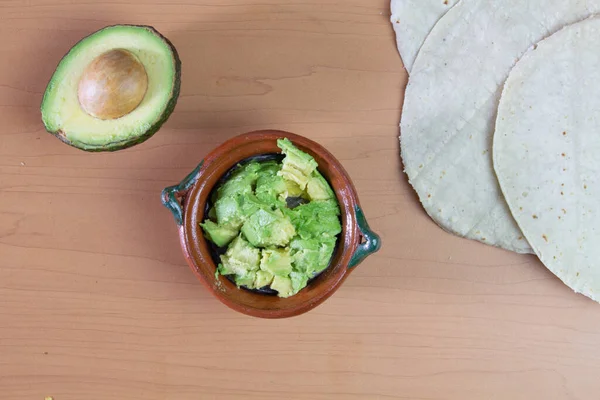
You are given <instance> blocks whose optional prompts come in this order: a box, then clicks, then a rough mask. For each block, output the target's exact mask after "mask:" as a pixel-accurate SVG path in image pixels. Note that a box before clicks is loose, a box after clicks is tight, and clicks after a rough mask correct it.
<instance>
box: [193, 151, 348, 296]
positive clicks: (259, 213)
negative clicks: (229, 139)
mask: <svg viewBox="0 0 600 400" xmlns="http://www.w3.org/2000/svg"><path fill="white" fill-rule="evenodd" d="M277 145H278V147H279V148H280V149H281V150H282V152H283V154H284V155H285V157H284V158H283V161H282V162H277V161H265V162H257V161H251V162H249V163H247V164H244V165H240V166H238V167H237V168H236V169H235V171H234V172H233V173H232V174H231V176H230V177H229V178H228V179H227V180H226V181H225V182H224V183H223V184H222V185H221V186H219V187H218V188H217V190H216V192H214V193H213V197H212V207H211V208H210V209H209V212H208V218H207V219H206V220H205V221H204V222H203V223H202V224H200V225H201V227H202V229H203V231H204V235H205V237H206V238H207V239H208V240H210V241H212V242H213V243H214V244H215V245H216V246H218V247H220V248H223V249H226V250H225V252H224V254H222V255H221V256H220V263H219V266H218V268H217V271H216V273H217V274H221V275H226V276H230V277H231V278H232V279H233V280H234V281H235V283H236V284H237V285H238V287H241V286H244V287H246V288H248V289H265V288H269V289H272V290H275V291H277V294H278V296H279V297H289V296H293V295H295V294H296V293H298V292H299V291H300V290H302V289H303V288H305V287H306V285H307V283H308V281H309V280H310V279H311V278H313V277H315V276H316V275H318V274H319V273H321V272H322V271H323V270H324V269H325V268H327V266H328V265H329V261H330V259H331V256H332V255H333V252H334V250H335V245H336V241H337V236H338V235H339V234H340V233H341V231H342V226H341V223H340V207H339V204H338V202H337V199H336V197H335V194H334V192H333V190H332V189H331V186H330V185H329V183H328V182H327V180H325V178H324V177H323V176H322V175H321V174H320V173H319V171H318V170H317V166H318V165H317V162H316V161H315V160H314V158H313V157H312V156H310V155H309V154H307V153H305V152H303V151H301V150H299V149H298V148H296V147H295V146H294V145H293V144H292V142H291V141H290V140H289V139H279V140H278V141H277Z"/></svg>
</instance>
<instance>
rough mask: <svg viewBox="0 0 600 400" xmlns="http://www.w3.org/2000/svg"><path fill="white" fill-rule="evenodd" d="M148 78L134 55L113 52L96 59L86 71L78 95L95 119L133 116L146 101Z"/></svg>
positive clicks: (121, 50)
mask: <svg viewBox="0 0 600 400" xmlns="http://www.w3.org/2000/svg"><path fill="white" fill-rule="evenodd" d="M147 89H148V75H147V74H146V69H145V68H144V66H143V65H142V63H141V62H140V61H139V60H138V59H137V57H136V56H134V55H133V54H132V53H131V52H129V51H127V50H123V49H116V50H111V51H108V52H106V53H103V54H101V55H99V56H98V57H96V58H95V59H94V60H93V61H92V62H91V63H90V64H89V65H88V66H87V68H86V69H85V70H84V71H83V75H82V77H81V80H80V81H79V87H78V89H77V96H78V98H79V104H80V105H81V107H82V108H83V109H84V110H85V111H86V112H87V113H88V114H90V115H91V116H93V117H96V118H100V119H116V118H120V117H122V116H124V115H127V114H129V113H130V112H132V111H133V110H135V109H136V108H137V106H139V105H140V103H141V102H142V100H143V98H144V95H145V94H146V90H147Z"/></svg>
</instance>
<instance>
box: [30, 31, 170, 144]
mask: <svg viewBox="0 0 600 400" xmlns="http://www.w3.org/2000/svg"><path fill="white" fill-rule="evenodd" d="M115 26H123V25H109V26H106V27H104V28H102V29H100V31H102V30H104V29H107V28H111V27H115ZM129 26H135V27H138V28H144V29H146V30H149V31H151V32H152V33H153V34H155V35H156V36H158V37H159V38H160V39H162V40H163V41H164V42H165V43H166V44H167V45H168V46H169V47H170V48H171V51H172V52H173V59H174V61H175V79H174V82H173V89H172V91H171V100H169V102H168V103H167V107H166V108H165V111H164V112H163V114H162V115H161V117H160V118H159V119H158V121H156V123H155V124H154V125H152V126H151V127H150V128H149V129H148V130H147V131H146V133H144V134H143V135H140V136H134V137H131V138H129V139H127V140H122V141H120V142H111V143H106V144H103V145H100V146H93V145H89V144H87V143H82V142H72V141H70V140H69V139H67V137H66V136H65V134H64V132H63V131H62V130H60V129H59V130H58V131H55V132H53V131H51V130H50V129H48V127H47V126H46V124H44V128H45V129H46V131H47V132H48V133H50V134H51V135H53V136H55V137H56V138H58V139H59V140H60V141H61V142H63V143H65V144H68V145H69V146H73V147H75V148H77V149H79V150H84V151H88V152H95V153H97V152H102V151H108V152H111V151H118V150H124V149H127V148H129V147H133V146H135V145H137V144H140V143H142V142H145V141H146V140H148V139H150V138H151V137H152V135H154V134H155V133H156V132H158V130H159V129H160V128H161V127H162V125H163V124H164V123H165V122H166V121H167V120H168V119H169V117H170V116H171V113H172V112H173V110H174V109H175V106H176V105H177V99H178V98H179V92H180V91H181V60H180V59H179V53H177V49H176V48H175V46H174V45H173V43H171V41H170V40H169V39H167V38H166V37H164V36H163V35H162V34H161V33H160V32H158V31H157V30H156V29H155V28H154V27H152V26H150V25H129ZM100 31H95V32H92V33H91V34H89V35H88V36H91V35H94V34H96V33H98V32H100ZM88 36H86V37H88ZM84 39H85V37H84V38H82V39H81V40H84ZM81 40H80V41H81ZM73 47H75V45H73ZM69 52H70V50H69V51H68V52H67V54H65V55H64V56H63V57H62V59H61V60H60V61H59V62H58V64H57V65H59V64H60V63H61V62H62V60H63V59H64V58H65V57H67V56H68V55H69ZM44 97H46V92H44ZM42 104H44V100H42ZM40 112H41V106H40Z"/></svg>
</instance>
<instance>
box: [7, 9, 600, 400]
mask: <svg viewBox="0 0 600 400" xmlns="http://www.w3.org/2000/svg"><path fill="white" fill-rule="evenodd" d="M388 18H389V10H388V1H384V0H344V1H342V0H325V1H314V0H312V1H309V0H295V1H289V0H264V1H260V2H257V1H250V0H223V1H222V0H211V1H209V0H182V1H177V2H173V3H171V2H167V1H164V0H162V1H161V0H132V1H114V2H107V3H104V4H100V3H95V2H89V1H88V2H72V1H67V0H53V1H42V0H29V1H21V0H5V1H2V2H1V3H0V22H1V24H0V38H1V40H0V60H1V61H0V121H1V122H2V128H1V129H0V160H1V162H0V398H1V399H8V400H25V399H27V400H30V399H40V400H41V399H44V397H45V396H52V397H53V399H54V400H84V399H85V400H92V399H99V400H108V399H115V400H129V399H132V400H133V399H136V400H137V399H144V400H165V399H169V400H186V399H194V400H197V399H310V400H313V399H378V398H381V399H384V398H398V399H411V400H412V399H427V400H433V399H461V400H462V399H527V400H530V399H544V400H548V399H572V400H573V399H582V400H583V399H595V398H598V393H599V389H600V380H599V379H598V376H599V375H600V305H598V304H596V303H593V302H592V301H590V300H588V299H586V298H584V297H582V296H578V295H576V294H574V293H572V292H571V291H570V290H569V289H568V288H567V287H565V286H563V285H562V284H561V283H560V282H559V280H558V279H556V278H555V277H554V276H553V275H551V274H550V273H549V272H548V271H546V270H545V269H544V267H543V266H542V265H541V264H540V263H539V262H538V261H537V260H536V259H535V258H534V257H533V256H523V255H516V254H511V253H508V252H505V251H502V250H498V249H494V248H490V247H486V246H484V245H482V244H479V243H474V242H469V241H467V240H463V239H459V238H456V237H453V236H451V235H449V234H447V233H445V232H443V231H442V230H441V229H439V228H437V227H436V226H435V225H434V224H433V222H431V221H430V220H429V218H428V217H427V216H426V215H425V213H424V212H423V211H422V209H421V208H420V205H419V204H418V201H417V200H416V196H415V195H414V193H413V192H412V190H411V188H410V187H409V185H408V183H407V181H406V178H405V177H404V175H403V174H402V172H401V166H400V162H399V157H398V151H399V149H398V141H397V135H398V129H397V125H398V123H399V117H400V109H401V106H402V95H403V90H404V87H405V85H406V81H407V75H406V73H405V72H404V70H403V68H402V64H401V61H400V58H399V56H398V54H397V52H396V48H395V45H394V34H393V31H392V28H391V26H390V24H389V23H388ZM115 23H134V24H150V25H154V26H156V28H157V29H159V30H160V31H161V32H163V33H165V34H166V35H167V36H168V37H169V38H170V39H171V40H172V41H173V43H174V44H175V46H177V49H178V50H179V53H180V55H181V59H182V62H183V85H182V95H181V98H180V100H179V104H178V106H177V109H176V111H175V113H174V114H173V116H172V117H171V119H170V120H169V122H168V123H167V124H166V125H165V127H164V128H163V129H162V130H161V131H160V132H159V133H158V134H157V135H156V136H154V137H153V138H152V139H151V140H149V141H148V142H146V143H144V144H142V145H140V146H138V147H135V148H132V149H129V150H125V151H121V152H118V153H114V154H86V153H83V152H80V151H78V150H75V149H72V148H69V147H67V146H65V145H63V144H61V143H60V142H59V141H58V140H56V139H54V138H53V137H52V136H50V135H48V134H46V133H45V132H44V131H43V128H42V124H41V122H40V113H39V104H40V100H41V96H42V93H43V90H44V88H45V85H46V82H47V81H48V79H49V78H50V76H51V74H52V72H53V70H54V68H55V66H56V64H57V62H58V61H59V59H60V58H61V57H62V56H63V54H64V53H65V52H66V51H67V50H68V49H69V48H70V46H72V45H73V44H74V43H75V42H76V41H77V40H79V39H80V38H81V37H83V36H85V35H87V34H89V33H91V32H92V31H94V30H96V29H99V28H101V27H103V26H105V25H110V24H115ZM264 128H277V129H284V130H289V131H292V132H296V133H298V134H301V135H305V136H307V137H309V138H311V139H313V140H316V141H318V142H320V143H321V144H323V145H324V146H325V147H327V148H328V149H329V150H330V151H331V152H332V153H333V154H334V155H335V156H336V157H338V158H339V159H340V160H341V162H342V163H343V165H344V166H345V168H346V169H347V170H348V172H349V173H350V175H351V176H352V177H353V179H354V183H355V185H356V187H357V189H358V192H359V194H360V196H361V201H362V204H363V206H364V209H365V213H366V215H367V218H368V220H369V222H370V224H371V227H372V228H373V229H374V230H375V231H377V232H378V233H380V234H381V236H382V238H383V243H384V246H383V249H382V250H381V252H380V253H378V254H377V255H375V256H372V257H371V258H369V259H367V261H366V262H365V263H363V264H362V265H361V266H360V267H359V268H358V269H357V270H356V271H354V272H353V274H352V276H350V278H349V279H348V280H347V281H346V283H345V284H344V286H343V287H342V289H341V290H340V291H339V292H337V293H336V294H335V295H334V297H332V298H331V299H330V300H328V301H327V302H326V303H325V304H324V305H322V306H321V307H319V308H317V309H316V310H314V311H313V312H311V313H310V314H308V315H304V316H301V317H298V318H295V319H291V320H280V321H264V320H256V319H251V318H249V317H245V316H243V315H239V314H236V313H234V312H232V311H230V310H228V309H227V308H225V307H224V306H223V305H221V304H220V303H219V302H218V301H216V300H215V299H213V298H212V297H211V296H210V295H209V294H208V292H207V291H206V290H204V288H203V287H202V286H201V285H200V284H199V283H198V282H197V281H196V279H195V278H194V276H193V275H192V274H191V272H190V271H189V270H188V267H187V266H186V264H185V261H184V259H183V257H182V255H181V253H180V248H179V244H178V239H177V233H176V228H175V225H174V224H173V221H172V218H171V216H170V214H169V212H168V211H167V210H165V209H163V208H162V206H161V204H160V199H159V194H160V191H161V190H162V189H163V188H164V187H165V186H168V185H171V184H174V183H177V182H179V181H180V180H181V178H182V177H183V176H185V175H186V174H187V173H188V172H189V171H191V170H192V169H193V167H194V166H195V165H196V164H197V162H198V161H199V160H201V159H202V158H203V156H204V155H205V154H206V153H207V152H209V151H210V150H211V149H212V148H214V147H215V146H217V145H218V144H220V143H222V142H223V141H224V140H226V139H228V138H230V137H232V136H234V135H237V134H240V133H243V132H246V131H251V130H256V129H264Z"/></svg>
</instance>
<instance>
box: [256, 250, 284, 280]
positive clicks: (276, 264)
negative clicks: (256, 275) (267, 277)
mask: <svg viewBox="0 0 600 400" xmlns="http://www.w3.org/2000/svg"><path fill="white" fill-rule="evenodd" d="M260 269H261V270H263V271H267V272H269V273H271V274H273V275H275V276H288V275H289V274H290V273H291V272H292V258H291V257H290V251H289V250H285V249H264V250H263V251H262V258H261V260H260Z"/></svg>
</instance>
